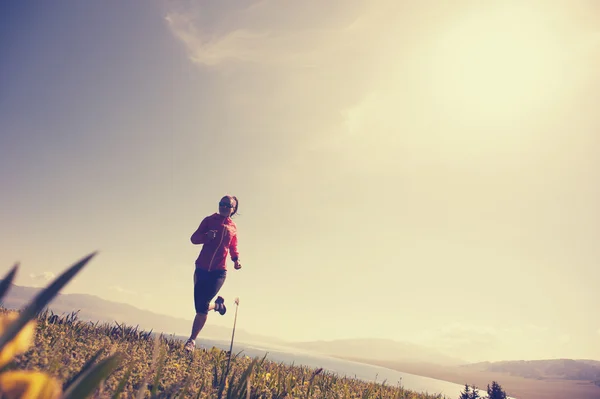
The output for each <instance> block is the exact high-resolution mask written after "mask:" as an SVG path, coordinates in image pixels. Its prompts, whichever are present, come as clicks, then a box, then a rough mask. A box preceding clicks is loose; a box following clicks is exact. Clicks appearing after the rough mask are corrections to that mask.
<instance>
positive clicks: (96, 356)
mask: <svg viewBox="0 0 600 399" xmlns="http://www.w3.org/2000/svg"><path fill="white" fill-rule="evenodd" d="M104 350H105V349H104V348H101V349H100V350H98V351H97V352H96V353H95V354H94V356H92V357H91V358H90V359H89V360H88V361H87V362H85V364H84V365H83V367H81V370H79V372H77V374H75V375H74V376H73V377H72V378H71V379H70V380H68V381H67V382H66V383H65V384H64V389H69V387H70V386H71V384H73V382H75V381H77V380H78V379H79V378H81V376H82V375H84V374H85V373H86V372H87V371H88V370H90V369H91V368H92V366H93V365H94V363H95V362H96V360H98V359H99V358H100V355H102V353H103V352H104Z"/></svg>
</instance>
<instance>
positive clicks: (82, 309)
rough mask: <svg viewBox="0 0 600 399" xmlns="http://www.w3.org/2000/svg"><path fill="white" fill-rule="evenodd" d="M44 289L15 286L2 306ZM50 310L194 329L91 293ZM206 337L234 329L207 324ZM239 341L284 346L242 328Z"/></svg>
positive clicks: (174, 330) (147, 326) (156, 327)
mask: <svg viewBox="0 0 600 399" xmlns="http://www.w3.org/2000/svg"><path fill="white" fill-rule="evenodd" d="M41 290H42V289H41V288H36V287H23V286H18V285H14V284H12V285H11V287H10V290H9V291H8V294H7V295H6V296H5V297H4V299H3V301H2V305H3V306H4V307H6V308H9V309H22V308H23V307H24V306H25V305H27V304H28V303H29V301H30V300H31V299H32V298H33V297H34V296H35V295H37V294H38V293H39V292H40V291H41ZM48 308H49V309H50V310H52V311H53V312H54V313H56V314H59V315H60V314H68V313H71V312H73V311H79V312H78V314H77V315H78V318H79V319H80V320H85V321H88V320H89V321H93V322H96V321H100V322H108V323H111V324H114V323H119V324H123V323H125V324H126V325H128V326H137V325H139V328H140V329H142V330H146V331H150V330H152V331H154V332H162V333H164V334H166V335H170V334H175V335H179V336H181V335H184V336H186V335H187V334H189V333H188V332H189V331H190V330H191V328H192V320H191V319H189V320H187V319H183V318H178V317H172V316H167V315H163V314H158V313H154V312H150V311H148V310H142V309H139V308H136V307H135V306H131V305H128V304H126V303H120V302H113V301H108V300H105V299H102V298H100V297H97V296H94V295H88V294H58V295H57V296H56V297H55V298H54V299H53V300H52V302H50V304H49V306H48ZM202 337H206V338H210V339H215V340H230V339H231V329H230V328H226V327H221V326H215V325H211V324H209V323H207V325H206V326H205V327H204V329H203V330H202V333H201V336H200V337H199V338H202ZM235 339H236V341H241V342H262V343H272V344H281V343H282V342H283V341H281V340H279V339H277V338H273V337H265V336H262V335H257V334H251V333H248V332H246V331H244V330H243V329H239V328H236V331H235Z"/></svg>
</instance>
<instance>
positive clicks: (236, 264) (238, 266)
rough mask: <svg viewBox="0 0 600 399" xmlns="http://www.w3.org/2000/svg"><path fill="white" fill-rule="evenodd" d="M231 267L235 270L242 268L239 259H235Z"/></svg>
mask: <svg viewBox="0 0 600 399" xmlns="http://www.w3.org/2000/svg"><path fill="white" fill-rule="evenodd" d="M233 267H234V268H235V270H240V269H241V268H242V264H241V263H240V261H239V260H236V261H235V263H234V264H233Z"/></svg>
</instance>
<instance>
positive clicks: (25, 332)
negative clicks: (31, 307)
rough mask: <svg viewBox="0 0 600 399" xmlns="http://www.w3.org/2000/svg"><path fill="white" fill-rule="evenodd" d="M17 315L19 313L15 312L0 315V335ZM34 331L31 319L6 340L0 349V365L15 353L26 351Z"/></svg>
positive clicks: (33, 323) (10, 358) (33, 322)
mask: <svg viewBox="0 0 600 399" xmlns="http://www.w3.org/2000/svg"><path fill="white" fill-rule="evenodd" d="M18 317H19V314H18V313H17V312H11V313H7V314H3V315H0V335H1V334H4V331H6V329H7V328H8V326H10V324H11V323H12V322H14V321H15V320H17V318H18ZM34 333H35V321H33V320H31V321H29V323H27V324H25V326H24V327H23V328H22V329H21V331H19V333H18V334H17V336H16V337H15V338H13V339H12V341H10V342H8V343H7V344H6V345H5V346H4V348H3V349H2V352H0V367H2V366H4V365H5V364H7V363H8V362H10V361H11V360H12V358H13V357H15V356H16V355H18V354H21V353H23V352H26V351H27V349H29V347H30V346H31V344H32V343H33V335H34Z"/></svg>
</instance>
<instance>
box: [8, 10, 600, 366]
mask: <svg viewBox="0 0 600 399" xmlns="http://www.w3.org/2000/svg"><path fill="white" fill-rule="evenodd" d="M436 4H438V6H436V7H432V6H431V5H425V4H422V3H420V2H416V1H413V2H408V1H405V2H398V1H395V0H383V1H381V2H377V3H376V4H375V3H373V4H370V3H365V2H359V1H354V0H350V1H344V2H342V1H339V0H332V1H329V2H316V1H307V2H275V1H273V0H255V1H246V0H240V1H234V2H226V3H223V2H207V1H189V0H186V1H183V0H172V1H168V2H161V1H156V0H152V1H136V2H129V3H122V4H120V6H119V7H116V6H114V5H111V3H105V2H92V3H82V2H75V1H65V2H60V3H52V4H50V3H48V2H41V1H33V2H27V3H24V2H11V3H3V4H1V5H0V22H2V23H1V24H0V50H1V51H2V56H3V60H4V62H3V63H2V64H1V65H0V87H1V88H2V90H0V121H1V122H0V123H1V124H0V126H1V128H2V133H1V134H0V187H2V192H3V194H4V195H3V196H2V198H3V199H2V207H0V265H4V268H5V270H8V269H9V268H10V267H11V266H12V265H13V264H14V263H15V262H17V261H18V262H20V263H21V271H20V273H19V276H18V278H17V281H16V283H17V284H20V285H30V286H42V285H45V284H46V283H47V282H48V281H49V279H51V278H53V276H56V275H57V274H59V273H60V272H62V271H63V270H64V269H65V268H66V267H67V266H69V265H71V264H72V263H73V262H75V261H76V260H78V259H80V258H81V257H83V256H85V255H87V254H88V253H90V252H92V251H95V250H98V251H99V254H98V256H97V257H96V258H95V259H94V260H93V261H92V262H91V263H90V265H89V266H88V267H86V269H85V270H84V271H83V272H82V273H81V274H80V275H78V276H77V278H76V281H74V282H72V283H70V284H69V286H68V287H67V288H66V289H65V291H64V292H67V293H68V292H77V293H89V294H93V295H97V296H100V297H102V298H106V299H111V300H116V301H121V302H125V303H129V304H132V305H134V306H136V307H139V308H142V309H148V310H152V311H154V312H157V313H161V314H169V315H174V316H177V317H184V318H189V319H191V318H192V317H193V312H194V308H193V297H192V294H193V287H192V274H193V269H194V260H195V258H196V256H197V254H198V251H199V250H200V247H199V246H194V245H192V244H191V243H190V240H189V238H190V235H191V234H192V232H193V231H194V230H195V229H196V228H197V227H198V225H199V223H200V221H201V220H202V218H204V217H205V216H208V215H209V214H211V213H213V212H215V211H216V210H217V202H218V200H219V199H220V198H221V197H222V196H223V195H224V194H227V193H229V194H233V195H236V196H237V197H238V198H239V201H240V206H239V213H240V214H239V216H237V217H236V218H235V221H236V223H237V225H238V232H239V249H240V257H241V260H242V264H243V269H242V270H240V271H236V270H234V269H233V267H232V264H231V262H228V267H229V274H228V278H227V281H226V283H225V286H224V287H223V289H222V291H221V295H223V296H224V297H225V298H226V300H227V301H229V303H230V304H231V303H232V301H233V299H234V298H235V297H239V298H240V315H239V316H238V325H239V326H240V328H243V329H245V330H246V331H249V332H253V333H256V334H261V335H268V336H274V337H278V338H281V339H285V340H291V341H300V340H305V341H307V340H319V339H322V340H329V339H340V338H360V337H372V338H387V339H394V340H398V341H407V342H414V343H419V344H423V345H426V346H429V347H432V348H437V349H439V350H443V351H446V352H451V353H464V354H465V355H464V357H465V358H470V359H473V360H474V361H475V360H477V359H480V360H502V359H536V358H539V359H541V358H557V357H565V358H588V359H596V360H599V359H600V314H598V311H597V309H598V304H600V290H598V288H597V287H598V281H600V268H599V267H598V264H599V260H600V247H598V246H597V245H596V244H597V240H598V237H600V212H599V211H598V204H599V203H600V190H599V186H598V184H597V182H598V181H600V158H598V157H597V156H596V155H597V154H598V144H599V142H600V138H599V136H598V131H600V130H599V128H600V113H598V112H597V104H599V103H600V90H599V89H600V72H599V71H600V30H599V29H598V26H600V24H599V23H598V22H600V21H599V19H600V6H599V5H598V4H597V3H595V2H592V1H583V0H581V1H556V2H542V1H532V2H526V3H524V2H517V1H502V2H500V1H496V2H486V3H481V2H476V1H459V2H453V3H452V5H450V4H446V3H442V2H438V3H436ZM232 320H233V312H230V313H228V314H227V315H226V316H224V317H216V316H212V315H211V317H210V318H209V321H208V322H209V323H212V324H215V325H222V326H231V324H232Z"/></svg>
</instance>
